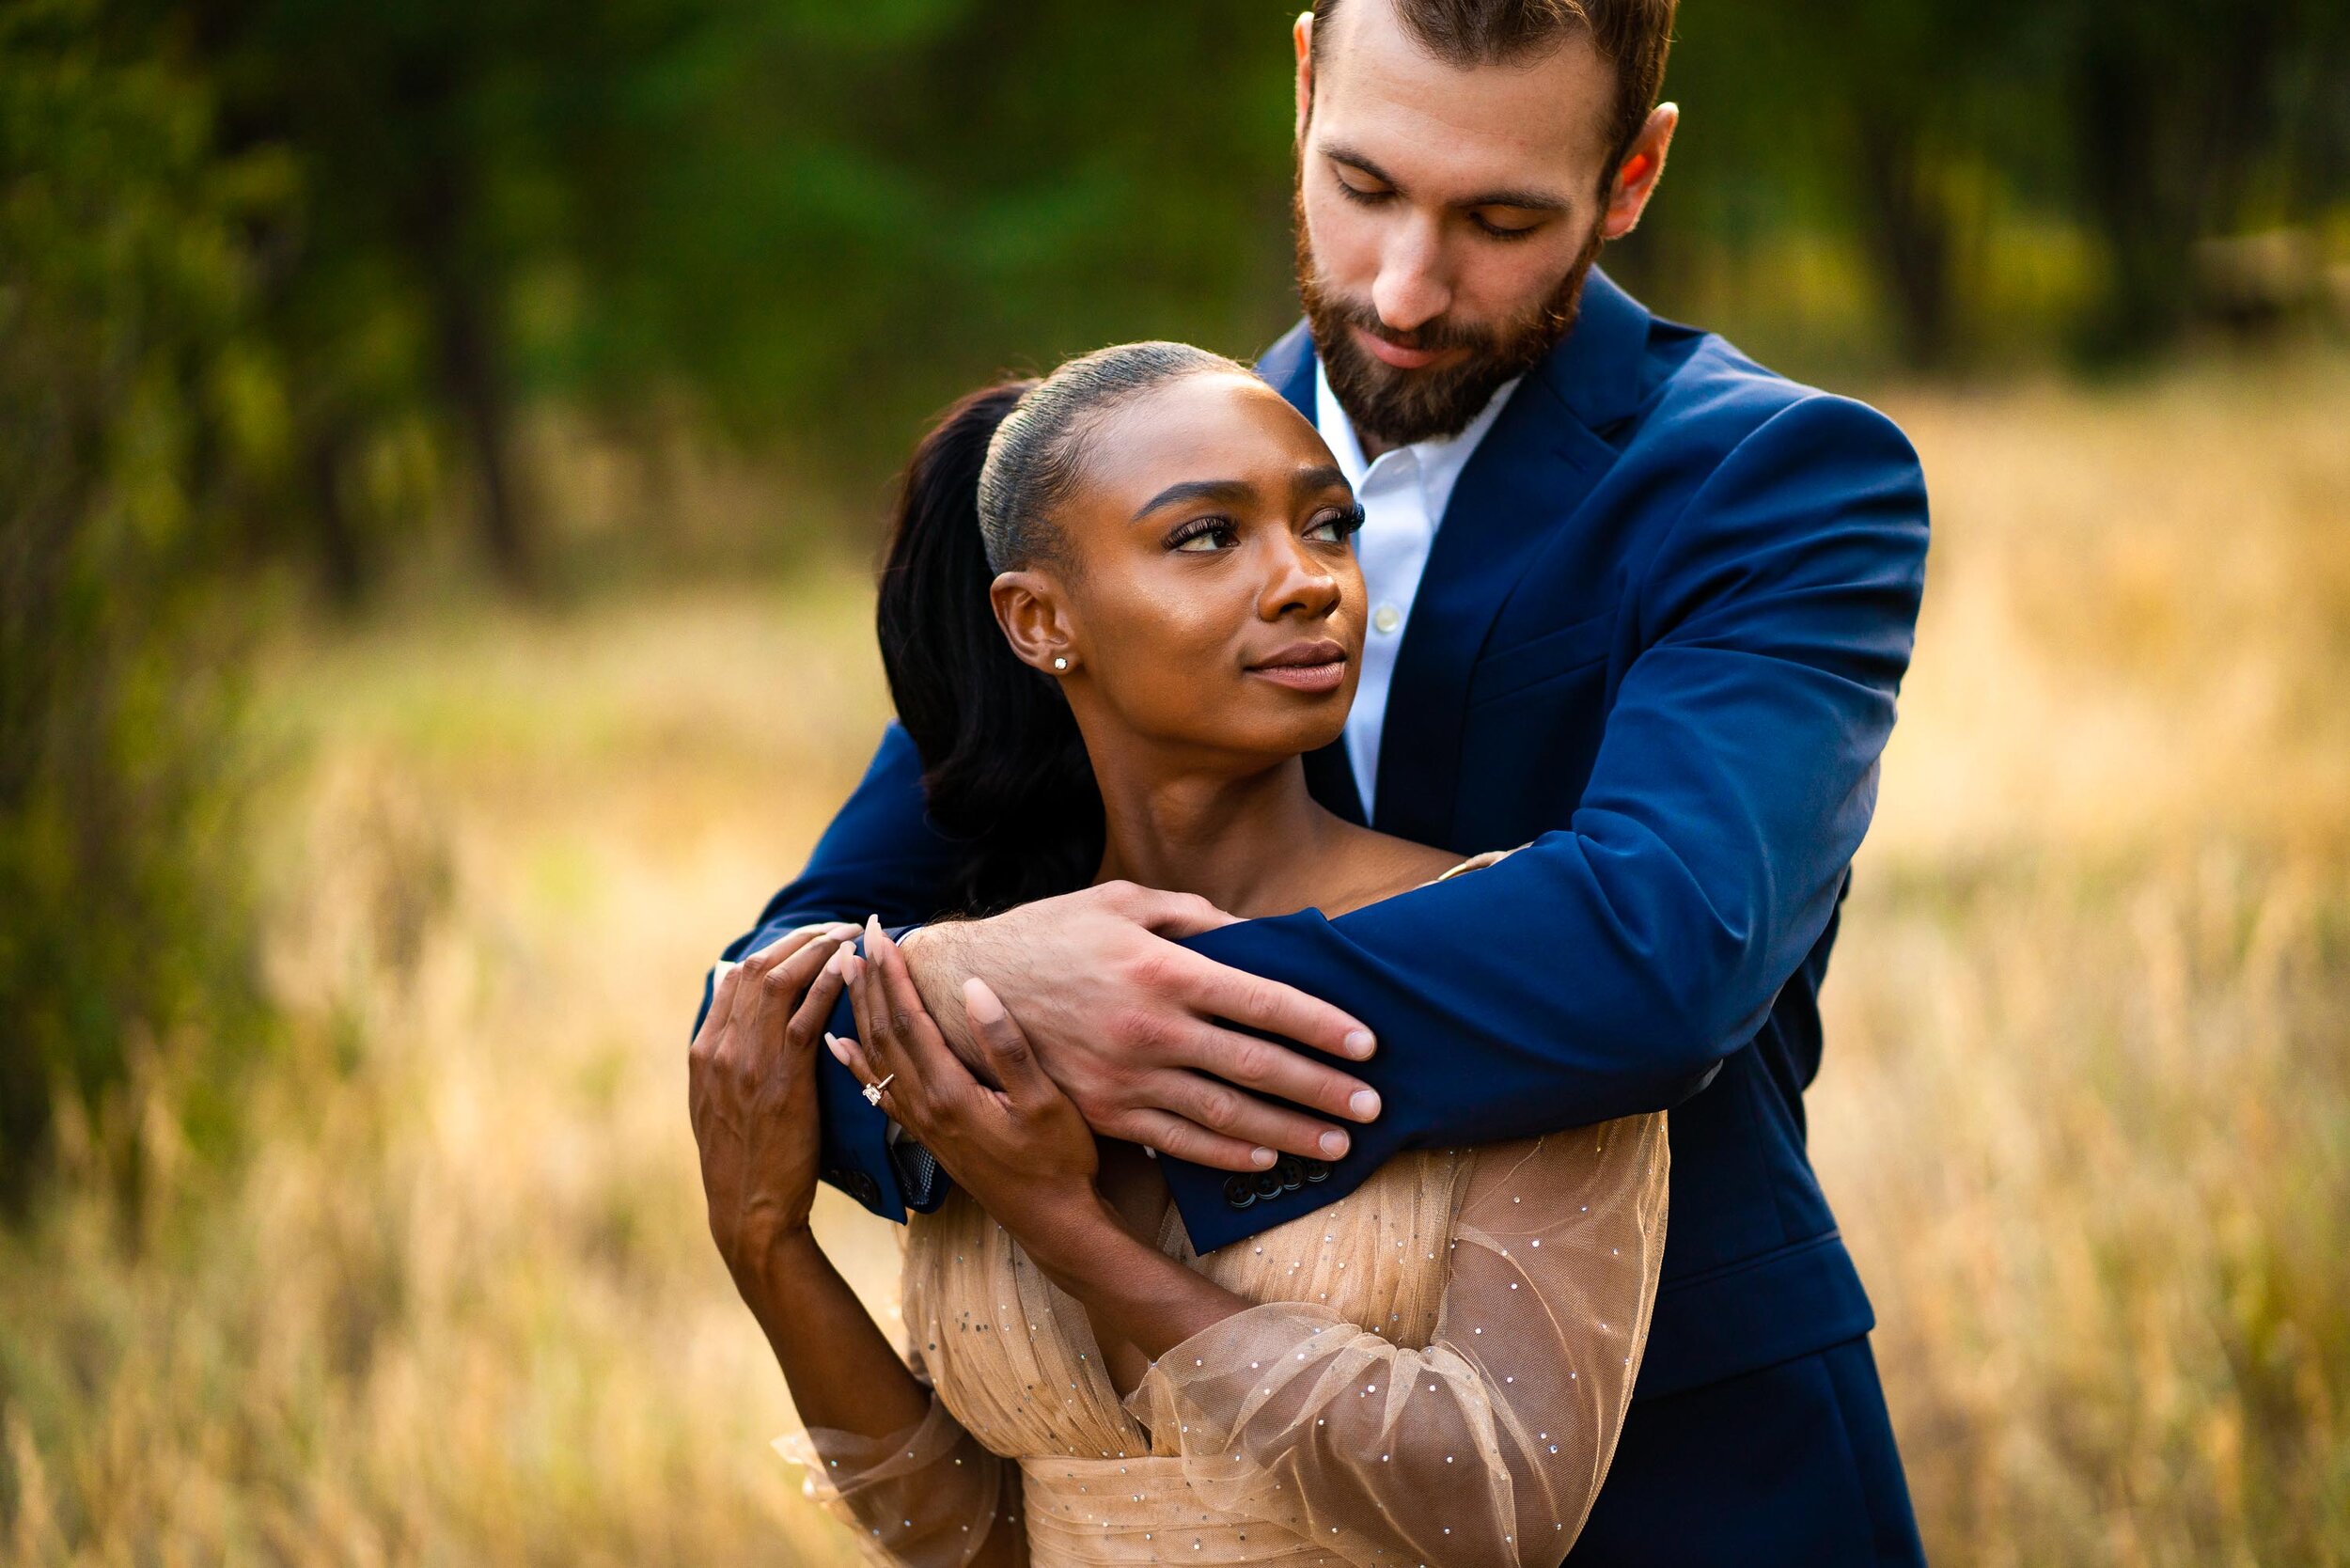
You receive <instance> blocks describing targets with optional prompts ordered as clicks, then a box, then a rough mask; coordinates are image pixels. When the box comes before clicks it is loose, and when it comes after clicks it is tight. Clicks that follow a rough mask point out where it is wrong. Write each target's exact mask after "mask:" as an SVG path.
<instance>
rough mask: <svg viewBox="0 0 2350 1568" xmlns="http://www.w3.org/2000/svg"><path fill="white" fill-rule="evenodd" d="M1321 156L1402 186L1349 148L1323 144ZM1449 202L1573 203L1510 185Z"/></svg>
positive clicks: (1535, 206) (1538, 206) (1546, 206)
mask: <svg viewBox="0 0 2350 1568" xmlns="http://www.w3.org/2000/svg"><path fill="white" fill-rule="evenodd" d="M1322 155H1323V156H1324V157H1325V158H1327V159H1329V160H1330V161H1331V162H1332V163H1334V164H1344V165H1346V166H1347V167H1349V168H1353V169H1360V170H1361V171H1362V172H1363V173H1365V174H1367V175H1369V176H1371V178H1372V179H1373V180H1377V181H1379V183H1381V184H1382V185H1387V186H1390V187H1392V188H1394V189H1396V190H1402V183H1401V182H1400V181H1399V180H1397V179H1396V178H1395V176H1393V175H1391V174H1389V173H1388V172H1387V170H1386V169H1383V168H1381V167H1380V166H1379V165H1377V164H1375V163H1373V162H1372V161H1371V159H1369V158H1366V157H1364V156H1363V155H1362V154H1361V153H1359V152H1357V151H1355V149H1353V148H1351V147H1325V148H1324V149H1322ZM1452 205H1453V206H1455V207H1459V208H1464V209H1466V208H1471V207H1514V208H1519V209H1522V210H1524V211H1526V212H1565V211H1567V210H1568V208H1569V207H1571V206H1572V205H1574V204H1573V203H1571V202H1570V201H1568V200H1567V198H1566V197H1565V196H1559V195H1556V194H1554V193H1552V192H1549V191H1537V190H1530V189H1524V188H1517V187H1510V188H1505V189H1502V190H1497V191H1482V192H1480V193H1479V194H1478V195H1476V196H1470V197H1469V198H1468V199H1467V200H1465V201H1456V202H1454V203H1453V204H1452Z"/></svg>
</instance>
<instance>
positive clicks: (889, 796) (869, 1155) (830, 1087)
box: [694, 723, 953, 1219]
mask: <svg viewBox="0 0 2350 1568" xmlns="http://www.w3.org/2000/svg"><path fill="white" fill-rule="evenodd" d="M952 863H953V853H952V846H951V845H950V844H949V843H948V840H947V839H945V838H944V837H943V836H942V835H941V834H940V833H939V832H938V830H937V829H936V828H935V827H933V826H932V824H931V821H930V818H929V816H928V814H927V813H926V812H925V811H924V809H923V806H922V760H921V757H920V754H919V753H917V751H916V750H915V748H914V742H913V740H912V739H911V738H910V737H909V736H908V735H907V734H906V732H905V731H904V730H903V729H901V728H900V727H899V726H898V725H896V724H894V723H893V724H891V725H890V727H889V729H887V731H886V732H885V733H884V734H883V736H882V743H881V748H880V749H879V750H878V751H877V752H875V753H874V756H873V761H872V765H871V766H870V767H869V768H867V769H866V772H865V777H864V778H863V779H862V780H861V781H859V783H858V784H857V787H856V791H855V792H854V794H852V795H851V796H850V797H849V800H848V804H846V805H845V806H843V807H841V808H840V810H839V813H838V815H836V816H835V817H834V818H833V820H832V825H831V826H829V827H827V828H826V829H825V830H824V836H823V838H822V839H818V840H817V843H816V850H815V853H814V854H813V855H809V856H808V861H807V868H806V869H805V870H802V871H801V872H800V875H799V878H798V880H796V881H794V882H792V883H791V885H790V886H786V887H785V888H784V889H783V890H782V891H781V892H779V893H777V894H776V896H775V897H774V898H772V899H770V900H768V901H767V907H766V908H765V909H763V910H761V911H760V917H759V923H758V924H757V925H756V926H754V927H752V928H751V930H750V931H749V932H747V933H744V935H742V936H739V937H737V938H735V939H734V941H732V942H730V943H729V944H728V945H727V949H726V951H725V953H724V954H723V956H724V957H726V958H728V959H739V958H741V957H742V956H743V955H744V954H745V953H750V952H756V951H757V950H759V949H760V948H763V947H765V946H766V945H767V944H768V943H770V942H772V941H774V940H775V939H776V937H778V936H781V935H783V934H784V933H786V932H789V931H791V930H793V929H794V928H796V927H799V926H804V925H810V924H813V923H815V922H817V921H821V920H851V921H856V922H860V923H861V922H862V921H863V920H864V919H865V917H867V916H868V915H879V916H880V917H881V919H882V924H883V925H885V926H889V927H899V926H904V925H909V924H913V923H915V922H917V921H920V920H925V919H928V918H930V917H932V916H934V915H936V914H937V913H938V909H939V906H940V904H941V902H943V889H944V888H945V886H946V883H947V877H948V873H949V871H950V870H951V867H952ZM710 997H711V986H710V980H708V979H707V978H705V979H704V980H703V982H702V1003H701V1010H700V1011H699V1012H697V1013H696V1014H695V1020H694V1027H695V1028H696V1029H697V1030H698V1029H699V1028H700V1027H701V1019H702V1016H703V1015H704V1014H706V1013H708V1012H709V1011H710ZM833 1028H834V1030H835V1031H836V1032H838V1033H840V1034H844V1035H853V1034H854V1032H855V1029H854V1026H853V1025H852V1024H851V1022H850V1019H849V1012H848V1003H847V1001H846V1000H845V999H844V1000H843V1001H842V1003H841V1005H840V1008H839V1010H838V1011H837V1012H836V1013H835V1015H834V1019H833ZM816 1075H817V1100H818V1104H819V1105H820V1107H821V1110H822V1116H823V1148H822V1150H821V1152H820V1155H819V1158H820V1161H821V1164H820V1168H821V1169H822V1170H823V1175H824V1180H826V1181H828V1182H830V1183H832V1184H834V1185H836V1186H838V1187H840V1188H841V1189H842V1190H843V1191H845V1192H847V1193H848V1194H849V1195H850V1196H851V1197H853V1198H854V1199H856V1200H858V1201H859V1202H861V1203H863V1204H864V1205H865V1206H866V1207H867V1208H869V1209H871V1210H873V1211H874V1212H875V1213H877V1214H880V1215H885V1216H886V1217H888V1218H891V1219H903V1218H904V1217H905V1210H906V1205H907V1203H908V1202H909V1201H912V1202H914V1203H916V1204H917V1206H918V1205H919V1204H920V1203H922V1202H924V1201H926V1200H930V1201H934V1200H935V1199H936V1197H937V1196H938V1195H937V1194H936V1193H935V1192H927V1191H926V1192H918V1193H912V1194H909V1193H907V1192H906V1191H904V1190H903V1184H902V1182H901V1173H900V1171H899V1169H898V1167H897V1163H896V1162H895V1161H894V1160H892V1159H891V1158H890V1152H889V1148H888V1143H887V1129H888V1120H887V1118H885V1117H884V1116H883V1115H882V1114H881V1113H880V1112H879V1111H877V1110H875V1109H874V1108H873V1107H872V1106H870V1105H867V1104H866V1103H865V1100H864V1097H863V1096H862V1094H861V1093H860V1092H859V1090H858V1086H857V1082H856V1079H855V1078H854V1076H853V1075H852V1074H850V1072H849V1070H848V1069H847V1068H845V1067H843V1066H841V1065H840V1064H839V1063H838V1062H837V1061H835V1060H833V1058H832V1054H831V1053H830V1052H828V1051H822V1052H819V1053H817V1058H816Z"/></svg>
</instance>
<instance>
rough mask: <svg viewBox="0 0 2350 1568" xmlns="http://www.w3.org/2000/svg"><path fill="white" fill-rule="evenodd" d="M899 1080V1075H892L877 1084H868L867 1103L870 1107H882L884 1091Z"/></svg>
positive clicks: (866, 1089) (866, 1090)
mask: <svg viewBox="0 0 2350 1568" xmlns="http://www.w3.org/2000/svg"><path fill="white" fill-rule="evenodd" d="M897 1078H898V1074H895V1073H892V1074H889V1076H888V1077H886V1078H884V1079H883V1080H882V1081H881V1082H879V1083H877V1084H867V1085H866V1086H865V1103H866V1104H867V1105H880V1104H881V1094H882V1090H885V1089H887V1088H888V1087H889V1086H890V1085H891V1084H892V1083H895V1082H896V1081H897Z"/></svg>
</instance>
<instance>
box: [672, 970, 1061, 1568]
mask: <svg viewBox="0 0 2350 1568" xmlns="http://www.w3.org/2000/svg"><path fill="white" fill-rule="evenodd" d="M852 933H854V927H847V928H843V927H810V928H806V929H804V930H802V931H798V932H794V933H791V934H789V935H787V936H785V937H784V938H782V939H781V940H779V941H777V942H776V943H775V944H774V945H773V946H771V947H769V948H767V949H762V950H761V951H760V953H759V954H757V955H755V956H754V957H752V958H750V959H748V960H746V961H744V963H743V964H739V965H737V966H735V967H734V968H732V969H730V970H729V971H728V972H727V974H726V975H725V976H724V977H723V978H722V979H721V980H720V981H719V984H718V986H717V990H716V994H715V995H714V996H713V998H712V1002H711V1007H710V1011H709V1012H708V1014H707V1015H706V1016H705V1017H704V1019H703V1021H702V1025H701V1027H700V1028H699V1029H698V1030H697V1031H696V1034H695V1037H694V1044H693V1048H692V1051H691V1053H690V1055H689V1058H688V1099H689V1103H690V1105H691V1109H692V1114H693V1121H694V1137H695V1141H696V1143H697V1145H698V1146H699V1149H700V1152H701V1168H702V1187H703V1193H704V1196H705V1198H706V1199H707V1200H708V1204H709V1212H710V1231H711V1236H712V1238H713V1240H714V1241H715V1242H716V1243H717V1245H718V1251H719V1255H720V1256H721V1257H723V1258H724V1259H725V1260H726V1263H727V1269H728V1272H729V1274H731V1275H732V1276H733V1278H734V1283H735V1288H736V1289H737V1290H738V1291H739V1292H741V1294H742V1296H743V1300H744V1304H745V1305H746V1306H748V1307H749V1308H750V1309H751V1313H752V1315H753V1316H754V1317H756V1318H757V1319H758V1320H759V1325H760V1329H761V1330H762V1331H764V1333H765V1334H766V1336H767V1343H768V1345H769V1347H770V1348H771V1349H772V1350H773V1351H774V1353H775V1356H776V1364H777V1365H778V1366H779V1367H781V1368H782V1370H783V1374H784V1378H785V1381H786V1382H788V1383H789V1384H790V1385H791V1399H792V1403H793V1404H794V1405H795V1406H797V1408H798V1410H799V1412H800V1417H801V1419H802V1420H803V1421H805V1422H806V1423H807V1428H808V1432H807V1439H806V1441H807V1448H808V1450H809V1451H808V1452H807V1453H806V1454H805V1455H804V1456H803V1457H804V1460H805V1462H807V1463H809V1464H810V1466H811V1471H810V1491H811V1493H813V1494H814V1495H817V1496H819V1497H822V1498H823V1500H825V1501H826V1502H827V1503H828V1504H830V1505H832V1506H833V1507H834V1509H835V1511H836V1512H838V1513H842V1514H843V1515H845V1516H846V1517H848V1518H849V1519H850V1520H851V1521H852V1522H853V1523H854V1525H855V1526H856V1527H857V1528H858V1530H859V1533H860V1535H861V1536H863V1537H864V1538H865V1539H866V1540H867V1541H868V1542H869V1543H871V1544H874V1545H875V1546H877V1547H878V1548H879V1549H880V1550H882V1551H883V1552H884V1553H885V1555H886V1557H887V1559H888V1560H890V1561H892V1562H898V1563H907V1564H923V1565H929V1564H948V1565H953V1568H963V1565H965V1564H969V1563H971V1562H974V1561H977V1560H982V1558H983V1557H984V1559H985V1560H989V1561H991V1562H1016V1561H1018V1560H1020V1559H1021V1557H1022V1556H1023V1555H1025V1554H1024V1552H1023V1543H1022V1541H1021V1540H1020V1535H1021V1532H1020V1531H1019V1530H1018V1529H1017V1528H1016V1524H1015V1522H1014V1521H1013V1520H1012V1519H1011V1517H1010V1515H1011V1513H1012V1512H1013V1511H1012V1510H1011V1509H1007V1508H1004V1507H1003V1506H1002V1504H1003V1502H1004V1500H1005V1494H1006V1478H1005V1477H1004V1475H1003V1473H1002V1470H1003V1466H1002V1463H1001V1461H999V1460H997V1459H996V1458H995V1456H994V1455H992V1454H988V1453H986V1452H985V1451H984V1450H981V1449H979V1445H978V1444H977V1443H975V1442H973V1441H972V1439H971V1438H970V1437H969V1435H967V1434H965V1433H964V1432H963V1431H962V1430H961V1429H960V1428H959V1427H958V1426H956V1425H955V1423H954V1421H953V1420H952V1419H951V1418H950V1417H948V1415H947V1414H946V1412H945V1411H944V1410H943V1409H942V1408H940V1407H939V1406H938V1405H937V1404H936V1402H935V1400H934V1398H933V1396H932V1392H931V1390H930V1389H929V1388H926V1387H925V1386H924V1385H923V1384H922V1382H921V1381H920V1380H919V1379H918V1378H917V1377H916V1376H915V1374H914V1372H913V1371H912V1370H911V1369H910V1368H908V1367H907V1365H906V1363H905V1362H904V1361H903V1360H901V1359H900V1357H899V1356H898V1353H897V1352H896V1350H894V1349H893V1348H892V1347H891V1345H890V1343H889V1341H888V1340H887V1339H886V1338H885V1337H884V1335H883V1334H882V1332H881V1330H880V1328H879V1327H878V1326H876V1325H875V1324H874V1322H873V1320H872V1318H871V1316H870V1314H868V1313H867V1311H866V1310H865V1308H864V1305H863V1304H862V1303H861V1302H859V1301H858V1300H857V1298H856V1295H855V1294H854V1292H853V1291H851V1290H850V1288H849V1285H848V1282H847V1281H846V1280H844V1279H842V1278H840V1275H839V1272H838V1270H837V1269H835V1268H834V1267H833V1266H832V1262H831V1261H830V1260H829V1259H827V1258H826V1257H825V1256H824V1254H823V1249H822V1248H821V1247H818V1246H817V1244H816V1240H815V1237H814V1235H813V1234H812V1233H811V1232H810V1231H809V1229H808V1214H809V1210H810V1208H811V1206H812V1204H813V1201H814V1199H815V1192H816V1169H817V1149H818V1132H817V1123H816V1105H815V1077H814V1066H815V1040H816V1037H817V1036H818V1035H819V1034H820V1033H822V1032H823V1020H824V1018H825V1016H826V1015H827V1014H828V1013H829V1011H831V1008H832V1005H833V1003H834V1002H835V1001H836V1000H837V999H838V996H839V994H840V982H839V979H838V972H837V971H836V970H833V969H828V968H826V967H825V964H826V961H827V960H829V959H830V958H831V957H832V955H833V953H834V952H835V951H836V950H837V949H838V948H839V946H840V944H841V942H842V940H843V938H844V937H845V936H847V935H849V934H852ZM795 1004H796V1006H795ZM787 1015H788V1016H787ZM819 1477H821V1478H822V1479H821V1482H820V1481H819V1480H818V1478H819ZM999 1520H1000V1521H1001V1522H1002V1523H1003V1524H1004V1526H1005V1528H1003V1529H995V1528H994V1527H995V1525H996V1524H997V1523H998V1522H999Z"/></svg>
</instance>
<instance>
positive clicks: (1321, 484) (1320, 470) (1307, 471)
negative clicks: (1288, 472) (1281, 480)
mask: <svg viewBox="0 0 2350 1568" xmlns="http://www.w3.org/2000/svg"><path fill="white" fill-rule="evenodd" d="M1334 489H1335V490H1343V491H1345V492H1346V493H1347V494H1350V495H1351V494H1354V492H1355V487H1354V486H1353V485H1351V484H1348V483H1347V482H1346V475H1345V474H1344V473H1343V472H1342V471H1341V470H1340V468H1339V465H1338V464H1337V463H1322V464H1320V465H1318V466H1316V467H1313V468H1300V469H1299V470H1298V471H1297V475H1296V477H1295V478H1293V479H1291V480H1290V493H1291V494H1293V495H1310V494H1313V493H1314V492H1315V491H1317V490H1334Z"/></svg>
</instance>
